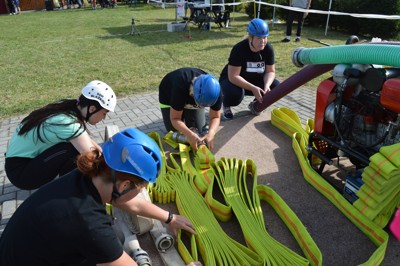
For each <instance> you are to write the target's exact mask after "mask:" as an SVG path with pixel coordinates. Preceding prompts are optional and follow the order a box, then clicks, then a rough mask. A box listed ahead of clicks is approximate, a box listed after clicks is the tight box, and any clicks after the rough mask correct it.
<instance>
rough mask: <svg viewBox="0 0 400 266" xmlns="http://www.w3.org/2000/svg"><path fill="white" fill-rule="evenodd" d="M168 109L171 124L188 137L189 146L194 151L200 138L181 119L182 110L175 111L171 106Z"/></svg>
mask: <svg viewBox="0 0 400 266" xmlns="http://www.w3.org/2000/svg"><path fill="white" fill-rule="evenodd" d="M170 110H171V111H170V119H171V123H172V126H173V127H174V128H175V129H176V130H178V131H179V132H180V133H182V134H183V135H185V136H186V137H187V138H188V140H189V143H190V146H191V147H192V149H193V150H195V151H196V150H197V143H199V142H200V141H201V138H200V137H199V136H198V135H197V134H196V133H194V132H193V131H192V130H190V128H188V127H187V126H186V124H185V123H184V122H183V121H182V113H183V111H177V110H175V109H174V108H172V107H171V108H170Z"/></svg>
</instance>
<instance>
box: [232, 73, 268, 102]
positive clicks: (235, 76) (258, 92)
mask: <svg viewBox="0 0 400 266" xmlns="http://www.w3.org/2000/svg"><path fill="white" fill-rule="evenodd" d="M241 69H242V67H237V66H231V65H228V78H229V81H230V82H232V83H233V84H235V85H236V86H238V87H240V88H243V89H245V90H248V91H251V92H252V93H253V95H254V97H256V99H257V101H259V102H261V101H262V96H263V94H264V90H263V88H260V87H257V86H255V85H254V84H252V83H250V82H248V81H247V80H245V79H244V78H243V77H242V76H240V71H241Z"/></svg>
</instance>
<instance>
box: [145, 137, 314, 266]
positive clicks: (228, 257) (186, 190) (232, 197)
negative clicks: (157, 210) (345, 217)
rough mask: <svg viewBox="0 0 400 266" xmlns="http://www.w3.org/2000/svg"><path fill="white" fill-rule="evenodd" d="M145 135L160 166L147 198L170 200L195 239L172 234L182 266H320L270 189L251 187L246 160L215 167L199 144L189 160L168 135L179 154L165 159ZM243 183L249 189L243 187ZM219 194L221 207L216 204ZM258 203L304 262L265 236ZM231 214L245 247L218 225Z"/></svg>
mask: <svg viewBox="0 0 400 266" xmlns="http://www.w3.org/2000/svg"><path fill="white" fill-rule="evenodd" d="M150 136H151V137H152V138H153V139H154V140H155V141H156V142H157V143H158V144H159V145H160V148H161V150H162V154H163V162H164V164H163V168H164V169H163V170H162V171H161V174H160V176H159V177H158V178H157V182H156V184H155V185H154V186H152V187H151V192H150V195H152V199H153V200H154V201H156V202H158V203H161V204H162V203H170V202H174V201H175V202H176V205H177V207H178V210H179V213H180V214H182V215H184V216H186V217H187V218H188V219H190V220H191V221H192V223H193V225H194V227H195V230H196V235H190V236H187V235H186V234H187V233H186V232H179V234H178V240H177V243H178V250H179V252H180V254H181V256H182V258H183V259H184V261H185V262H186V263H188V262H190V261H194V260H198V256H199V254H200V255H201V257H202V260H203V262H204V264H205V265H207V266H208V265H309V264H310V265H322V255H321V252H320V250H319V248H318V247H317V245H316V244H315V242H314V241H313V239H312V238H311V236H310V235H309V233H308V232H307V230H306V228H305V227H304V225H303V224H302V223H301V221H300V220H299V219H298V217H297V216H296V215H295V214H294V213H293V211H291V209H290V208H289V206H287V205H286V204H285V202H284V201H283V200H282V199H281V198H280V197H279V195H278V194H277V193H276V192H275V191H274V190H273V189H271V188H269V187H267V186H264V185H257V167H256V165H255V164H254V162H253V161H252V160H245V161H242V160H237V159H234V158H232V159H227V158H222V159H221V160H219V161H217V162H215V158H214V156H213V154H212V153H211V152H210V151H209V150H208V148H207V147H206V146H205V145H201V146H200V148H199V150H198V151H197V152H196V153H195V156H194V158H191V157H193V156H191V148H190V147H189V146H187V145H183V144H177V143H172V140H171V139H168V137H169V135H168V134H167V135H166V136H165V137H164V141H165V142H167V143H168V144H170V145H171V144H172V145H173V146H172V145H171V146H172V147H178V148H179V152H171V153H170V154H169V160H167V158H166V153H165V152H164V150H163V147H162V145H161V140H160V138H159V136H158V134H156V133H152V134H151V135H150ZM248 182H251V183H252V186H251V187H247V184H248ZM217 194H218V196H217ZM221 194H222V198H223V199H224V202H221V201H220V200H218V199H217V198H221V196H220V195H221ZM261 200H263V201H265V202H266V203H267V204H270V205H271V206H272V207H273V209H274V210H275V211H276V213H277V214H278V216H279V217H280V218H281V219H282V220H283V222H284V223H285V224H286V225H287V227H288V228H289V230H290V232H291V233H292V234H293V236H294V238H295V239H296V241H297V242H298V244H299V246H300V247H301V249H302V250H303V252H304V255H305V257H306V258H304V257H302V256H300V255H298V254H297V253H295V252H294V251H292V250H290V249H289V248H287V247H286V246H284V245H283V244H281V243H279V242H278V241H276V240H275V239H274V238H272V237H271V236H270V235H269V233H268V231H267V229H266V228H265V223H264V218H263V214H262V210H261ZM233 215H235V216H236V218H237V220H238V221H239V224H240V227H241V230H242V232H243V236H244V239H245V241H246V245H247V246H245V245H242V244H240V243H239V242H237V241H235V240H234V239H232V238H231V237H229V236H228V235H227V234H226V233H225V232H224V231H223V229H222V228H221V226H220V225H219V223H218V220H220V221H222V222H227V221H229V219H230V218H231V217H232V216H233ZM217 219H218V220H217ZM185 238H186V239H187V238H188V239H189V242H190V248H188V247H186V245H185V243H186V242H188V241H186V242H185V241H184V239H185Z"/></svg>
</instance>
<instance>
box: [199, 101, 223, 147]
mask: <svg viewBox="0 0 400 266" xmlns="http://www.w3.org/2000/svg"><path fill="white" fill-rule="evenodd" d="M209 116H210V125H209V129H208V133H207V134H206V135H205V136H204V137H203V138H202V139H204V140H205V142H206V143H207V147H208V148H209V149H210V150H212V149H213V148H214V137H215V134H216V133H217V130H218V127H219V123H220V121H221V111H220V110H218V111H215V110H213V109H211V108H210V114H209Z"/></svg>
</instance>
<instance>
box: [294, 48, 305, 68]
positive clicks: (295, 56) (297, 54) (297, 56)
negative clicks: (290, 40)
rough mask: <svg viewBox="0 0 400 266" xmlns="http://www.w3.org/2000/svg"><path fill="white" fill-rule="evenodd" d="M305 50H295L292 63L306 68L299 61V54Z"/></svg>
mask: <svg viewBox="0 0 400 266" xmlns="http://www.w3.org/2000/svg"><path fill="white" fill-rule="evenodd" d="M303 49H304V47H299V48H297V49H296V50H294V51H293V53H292V62H293V64H294V65H295V66H297V67H303V66H304V64H303V63H301V62H300V59H299V54H300V52H301V51H302V50H303Z"/></svg>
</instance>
